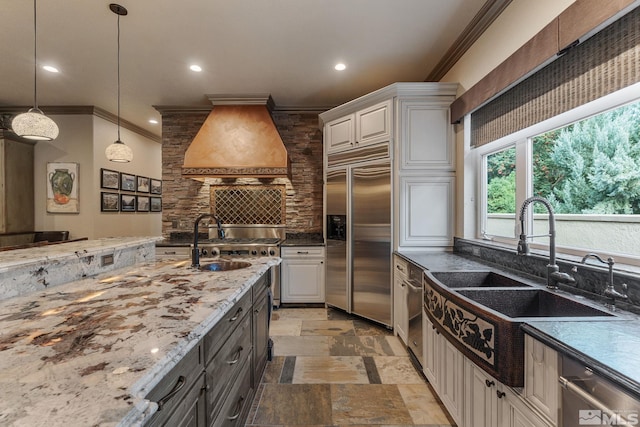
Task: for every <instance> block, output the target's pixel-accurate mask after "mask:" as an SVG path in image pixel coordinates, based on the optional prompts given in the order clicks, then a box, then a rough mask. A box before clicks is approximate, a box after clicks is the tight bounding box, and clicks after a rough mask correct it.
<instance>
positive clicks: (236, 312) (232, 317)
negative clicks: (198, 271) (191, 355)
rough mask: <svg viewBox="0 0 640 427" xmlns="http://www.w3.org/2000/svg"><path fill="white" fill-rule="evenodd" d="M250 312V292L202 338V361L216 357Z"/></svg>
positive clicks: (207, 361) (206, 361)
mask: <svg viewBox="0 0 640 427" xmlns="http://www.w3.org/2000/svg"><path fill="white" fill-rule="evenodd" d="M250 312H251V290H249V292H247V293H246V294H244V295H243V296H242V298H240V301H238V302H237V303H236V304H235V305H234V306H233V307H231V309H230V310H229V312H227V313H226V314H225V315H224V316H223V317H222V319H220V321H219V322H218V324H217V325H216V326H214V327H213V329H211V330H210V331H209V332H208V333H207V335H205V337H204V361H205V364H208V363H209V361H210V360H211V359H212V358H213V356H215V355H216V353H217V352H218V350H220V347H222V345H223V344H224V343H225V341H226V340H227V338H229V336H230V335H231V334H232V333H233V332H234V331H235V329H236V327H237V326H238V325H239V324H241V323H242V321H243V319H244V317H245V316H246V315H247V314H249V313H250Z"/></svg>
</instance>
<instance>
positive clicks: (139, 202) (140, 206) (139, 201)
mask: <svg viewBox="0 0 640 427" xmlns="http://www.w3.org/2000/svg"><path fill="white" fill-rule="evenodd" d="M136 210H137V211H138V212H149V196H137V197H136Z"/></svg>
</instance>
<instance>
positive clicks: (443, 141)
mask: <svg viewBox="0 0 640 427" xmlns="http://www.w3.org/2000/svg"><path fill="white" fill-rule="evenodd" d="M400 116H401V117H402V123H401V127H400V169H401V170H424V169H431V170H446V171H453V170H455V143H454V140H453V137H452V132H451V124H450V120H449V118H450V114H449V103H448V101H447V102H429V101H415V100H401V101H400Z"/></svg>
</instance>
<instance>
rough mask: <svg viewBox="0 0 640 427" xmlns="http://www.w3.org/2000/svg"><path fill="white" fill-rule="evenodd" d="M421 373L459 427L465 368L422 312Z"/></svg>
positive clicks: (461, 414) (454, 351)
mask: <svg viewBox="0 0 640 427" xmlns="http://www.w3.org/2000/svg"><path fill="white" fill-rule="evenodd" d="M422 315H423V317H422V319H423V320H422V321H423V330H424V334H425V339H424V344H423V345H424V361H423V363H424V364H423V372H424V374H425V376H426V377H427V380H429V383H431V386H432V387H433V388H434V390H435V391H436V393H437V394H438V397H440V400H441V401H442V403H443V404H444V406H445V407H446V408H447V411H448V412H449V415H451V418H453V419H454V421H455V422H456V423H457V424H458V425H463V417H464V412H463V411H464V398H465V396H464V386H465V368H464V355H463V354H462V353H460V352H459V351H458V350H457V349H456V348H455V346H453V344H451V343H450V342H449V341H447V339H446V338H445V337H444V336H443V335H442V334H441V333H440V332H439V331H438V330H437V329H436V328H435V327H434V326H433V324H432V323H431V321H430V320H429V319H428V318H427V316H426V314H425V313H424V312H423V314H422Z"/></svg>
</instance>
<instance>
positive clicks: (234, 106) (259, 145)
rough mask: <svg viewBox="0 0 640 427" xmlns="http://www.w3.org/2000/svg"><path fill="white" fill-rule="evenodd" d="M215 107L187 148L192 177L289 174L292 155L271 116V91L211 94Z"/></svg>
mask: <svg viewBox="0 0 640 427" xmlns="http://www.w3.org/2000/svg"><path fill="white" fill-rule="evenodd" d="M209 99H210V100H211V102H212V104H213V105H214V107H213V110H212V111H211V113H209V116H208V117H207V119H206V120H205V122H204V124H203V125H202V127H201V128H200V130H199V131H198V134H197V135H196V136H195V138H194V139H193V141H192V142H191V145H189V148H188V149H187V151H186V152H185V155H184V164H183V166H182V175H183V176H187V177H190V178H206V177H215V178H244V177H254V178H276V177H286V176H289V170H290V168H289V156H288V155H287V149H286V148H285V146H284V143H283V142H282V138H281V137H280V133H278V130H277V129H276V126H275V124H274V122H273V119H272V118H271V114H270V110H271V109H272V108H273V100H272V99H271V96H269V95H261V96H251V97H239V96H227V95H222V96H213V95H212V96H209Z"/></svg>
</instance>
